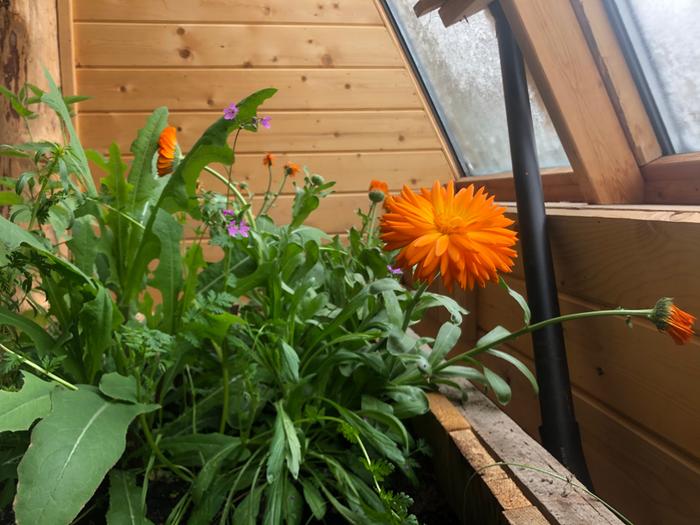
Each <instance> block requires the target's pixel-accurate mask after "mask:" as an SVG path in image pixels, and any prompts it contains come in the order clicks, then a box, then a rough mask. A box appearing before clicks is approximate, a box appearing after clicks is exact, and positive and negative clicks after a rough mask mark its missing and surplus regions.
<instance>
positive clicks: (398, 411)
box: [386, 385, 429, 419]
mask: <svg viewBox="0 0 700 525" xmlns="http://www.w3.org/2000/svg"><path fill="white" fill-rule="evenodd" d="M386 395H387V396H388V397H389V398H390V399H392V400H393V401H394V403H393V405H392V407H393V408H394V415H395V416H396V417H398V418H399V419H406V418H408V417H413V416H419V415H421V414H425V413H426V412H427V411H428V409H429V406H428V398H427V397H426V395H425V392H423V391H422V390H421V389H420V388H418V387H417V386H409V385H400V386H391V387H388V388H387V389H386Z"/></svg>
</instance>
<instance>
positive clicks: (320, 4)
mask: <svg viewBox="0 0 700 525" xmlns="http://www.w3.org/2000/svg"><path fill="white" fill-rule="evenodd" d="M74 1H75V18H76V20H80V21H117V20H118V21H124V22H140V21H153V22H182V21H189V22H216V23H222V22H237V23H302V24H371V25H381V20H380V18H379V16H378V14H377V11H376V10H375V9H374V7H373V6H372V3H371V2H369V1H357V0H294V1H293V2H290V1H289V0H265V2H251V1H250V0H159V1H157V2H154V1H147V2H144V1H143V0H100V1H99V2H96V1H95V0H74Z"/></svg>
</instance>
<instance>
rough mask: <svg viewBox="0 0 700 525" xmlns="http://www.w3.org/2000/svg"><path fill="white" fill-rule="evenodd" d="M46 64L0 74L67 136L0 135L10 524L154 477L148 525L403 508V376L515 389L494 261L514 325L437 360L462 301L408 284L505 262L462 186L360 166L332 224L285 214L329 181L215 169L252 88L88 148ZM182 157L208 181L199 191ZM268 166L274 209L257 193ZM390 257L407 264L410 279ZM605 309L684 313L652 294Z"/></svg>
mask: <svg viewBox="0 0 700 525" xmlns="http://www.w3.org/2000/svg"><path fill="white" fill-rule="evenodd" d="M47 81H48V86H49V89H48V91H46V92H44V91H43V90H41V89H39V88H37V87H36V86H30V87H28V88H26V89H25V90H24V91H23V92H22V93H19V94H17V95H14V94H12V93H9V92H7V91H4V92H3V94H4V95H5V96H7V97H8V98H9V99H10V100H11V102H12V103H13V106H14V107H16V108H17V109H18V113H19V114H20V115H21V116H22V117H24V118H26V119H28V120H27V121H28V123H29V120H30V119H31V117H32V116H33V115H34V114H35V113H34V110H33V109H32V108H34V107H35V104H39V103H43V104H46V105H48V106H49V107H51V108H52V109H53V110H54V111H55V112H56V113H57V114H58V116H59V117H60V118H61V121H62V126H63V131H64V135H65V137H66V140H65V142H64V143H54V142H47V141H42V142H30V143H27V144H23V145H13V146H9V145H6V146H2V147H0V153H2V154H3V155H12V156H16V157H20V158H23V159H25V161H26V162H27V163H28V164H31V165H32V166H33V167H32V168H31V169H29V170H28V171H27V172H25V173H23V174H22V175H21V176H20V177H19V179H17V180H16V181H15V180H13V181H9V180H3V181H2V183H3V184H4V185H5V186H6V187H9V190H10V191H13V193H12V195H14V197H13V198H12V201H13V206H12V208H11V209H10V212H9V218H5V217H0V285H1V286H2V294H1V295H0V330H1V331H0V356H2V359H1V360H0V365H1V366H2V385H3V387H4V390H2V391H0V432H1V433H0V443H1V444H2V445H1V446H0V458H1V459H2V461H1V462H0V465H1V467H0V483H2V490H1V491H0V508H2V507H4V508H8V507H10V505H12V508H13V509H14V516H15V519H16V521H17V523H19V524H20V525H25V524H26V525H33V524H38V523H41V524H42V525H43V524H46V525H53V524H56V525H63V524H68V523H79V522H81V521H88V520H93V521H94V519H102V518H101V517H102V516H105V517H106V521H107V523H108V524H110V525H120V524H122V523H130V524H134V523H140V524H145V523H151V521H150V520H149V519H148V517H147V516H148V515H149V512H148V510H149V509H148V508H147V502H148V501H149V499H150V498H149V494H150V493H151V491H155V492H162V491H163V490H164V489H163V487H174V488H172V489H168V490H169V491H174V493H175V494H176V496H177V497H176V499H175V500H174V501H173V502H172V505H171V507H172V508H169V509H168V512H169V515H168V517H167V519H166V523H171V524H176V523H188V524H193V525H196V524H209V523H219V524H226V523H235V524H253V523H258V522H263V523H266V524H278V523H286V524H298V523H309V522H312V521H314V520H316V521H319V522H324V521H328V522H337V520H338V519H344V520H345V521H347V522H349V523H367V524H392V523H393V524H402V523H417V520H416V518H415V517H414V516H412V515H411V514H410V511H409V506H410V503H411V500H410V498H409V497H408V496H406V495H404V494H401V493H397V492H394V491H392V488H391V481H390V475H391V474H392V472H394V471H396V473H397V474H398V473H401V474H402V475H403V476H405V477H407V478H409V479H412V480H415V479H416V474H415V466H416V454H418V453H420V452H423V451H424V447H423V446H422V445H421V444H420V442H418V441H416V440H415V439H414V438H413V437H412V436H411V435H410V433H409V432H408V430H407V428H406V426H405V424H404V421H405V420H406V419H407V418H411V417H413V416H416V415H419V414H422V413H424V412H426V411H427V410H428V404H427V400H426V397H425V394H424V391H425V390H428V389H431V388H436V387H437V386H438V385H440V384H448V385H454V384H455V383H454V380H455V378H459V377H463V378H467V379H471V380H472V381H476V382H479V383H481V384H484V385H487V386H488V387H490V388H492V389H493V390H494V391H495V392H496V394H497V396H498V398H499V400H501V401H502V402H506V401H507V400H508V398H509V396H510V390H509V388H508V385H507V384H506V382H505V381H504V380H503V379H501V378H500V377H499V376H498V375H497V374H495V373H494V372H492V371H491V370H489V369H488V368H486V367H483V366H482V365H481V364H480V363H479V362H478V361H477V359H476V358H477V356H478V354H479V353H481V352H489V353H491V354H492V355H495V356H497V357H501V358H503V359H506V360H508V361H509V362H511V363H513V364H514V365H515V366H516V367H517V368H519V369H520V370H521V371H522V372H523V373H525V374H526V376H527V377H528V378H529V379H530V380H531V381H532V383H533V386H535V388H536V384H535V380H534V377H532V374H531V373H530V372H529V370H528V369H527V368H526V367H525V366H523V365H522V364H521V363H519V362H518V361H517V360H515V359H514V358H513V357H512V356H510V355H508V354H506V353H504V352H501V351H499V350H497V349H495V347H496V346H497V345H498V344H500V342H503V341H505V340H507V339H509V338H512V337H515V336H517V335H520V334H521V333H527V332H529V331H531V330H534V329H536V328H537V327H538V326H539V325H537V324H533V325H531V324H530V323H529V314H528V313H527V312H528V311H527V305H526V303H525V301H524V300H523V299H522V297H520V296H519V295H518V294H517V293H515V292H514V291H511V290H509V289H508V288H507V286H505V283H503V281H501V283H502V285H503V286H505V287H506V290H507V291H508V292H509V293H510V294H511V295H512V296H513V297H514V298H515V299H516V300H517V301H518V302H519V304H521V306H522V307H523V309H524V311H525V324H526V326H525V327H524V328H523V329H522V330H521V331H519V332H514V333H510V332H507V331H506V332H504V330H505V329H496V330H495V331H494V332H492V333H490V334H488V335H487V336H485V338H483V339H482V340H481V341H480V342H479V343H477V346H476V347H475V348H474V349H472V350H469V351H468V352H466V353H463V354H461V355H458V356H455V357H452V358H450V359H446V357H447V353H448V352H449V351H450V350H451V349H452V348H453V347H454V346H455V344H456V343H457V340H458V338H459V335H460V329H459V324H460V322H461V320H462V316H463V315H465V314H466V313H467V312H466V311H465V310H464V309H462V308H461V307H460V306H459V305H458V304H457V303H456V302H455V301H454V300H452V299H450V298H449V297H446V296H443V295H439V294H434V293H431V292H429V291H428V290H427V286H428V284H429V283H430V282H431V281H432V280H434V279H435V277H436V276H437V275H441V276H442V278H443V279H444V280H445V281H446V284H448V285H449V284H451V283H453V282H456V283H458V284H459V285H460V286H464V287H471V286H473V285H474V284H475V283H479V284H482V285H483V284H485V283H486V281H491V280H494V279H498V275H497V271H498V270H502V271H507V270H508V269H509V268H510V266H511V265H512V259H513V257H514V256H515V252H514V251H513V244H514V243H515V234H514V233H513V232H512V231H510V230H509V229H508V226H509V225H510V223H509V221H508V219H505V218H504V216H503V209H502V208H499V207H497V206H495V205H494V204H493V200H492V199H487V198H486V196H485V195H484V194H483V193H481V192H477V193H476V194H474V192H473V190H462V191H461V192H460V193H458V194H457V195H454V190H453V187H452V185H448V187H447V188H446V189H443V188H441V187H440V186H439V185H436V186H435V187H433V189H432V190H431V191H429V190H424V191H423V192H422V193H421V194H414V193H413V192H412V191H411V190H409V189H404V191H403V192H402V194H401V195H400V196H396V197H392V196H389V195H388V188H387V186H386V184H384V183H381V182H378V181H374V182H373V184H372V186H371V188H370V193H369V197H370V201H371V204H370V208H369V211H368V212H367V213H366V214H364V213H361V214H360V217H361V226H360V227H359V228H358V229H354V228H353V229H351V230H350V231H349V232H348V238H347V242H345V241H341V240H340V239H339V238H338V237H337V236H336V237H333V238H332V237H330V236H328V235H327V234H326V233H325V232H323V231H322V230H319V229H317V228H313V227H310V226H308V225H306V224H305V222H306V220H307V218H308V217H309V216H310V214H312V213H313V212H314V210H315V209H316V208H317V207H318V206H319V202H320V200H321V199H323V198H324V197H325V196H326V195H328V194H329V193H330V192H331V188H332V186H333V183H332V182H326V181H325V180H324V178H323V177H321V176H319V175H315V174H311V173H309V172H307V171H306V170H301V169H300V167H299V166H297V165H296V164H293V163H287V164H286V165H285V166H284V167H283V168H282V177H281V182H280V184H279V185H276V184H275V185H274V186H277V187H276V188H273V171H274V170H275V168H276V166H275V160H274V158H273V156H272V155H266V156H265V157H264V158H263V165H264V166H263V167H262V168H261V171H263V172H264V171H265V168H267V175H268V177H269V179H268V184H267V191H266V192H265V193H264V194H263V195H262V196H261V200H262V203H261V204H260V207H259V208H257V209H254V208H253V206H252V202H253V195H251V194H250V193H248V191H247V189H246V188H245V187H243V185H242V184H240V183H238V182H237V181H236V177H235V164H234V160H235V153H234V149H233V147H232V145H233V146H234V147H235V143H236V140H237V137H238V135H239V133H247V132H260V131H261V130H263V129H267V128H269V127H270V126H271V122H270V118H269V117H265V116H258V113H257V110H258V107H259V106H260V105H261V104H262V103H263V102H264V101H265V100H266V99H268V98H269V97H270V96H272V95H273V94H274V92H275V90H274V89H265V90H262V91H258V92H256V93H254V94H252V95H250V96H249V97H247V98H245V99H243V100H242V101H240V102H238V103H237V104H231V105H230V106H228V107H227V108H226V109H225V110H224V112H223V115H222V116H221V117H220V118H219V119H218V120H216V122H214V123H213V124H212V125H211V126H210V127H209V128H208V129H207V130H206V131H205V132H204V133H203V135H202V136H201V138H200V139H199V140H198V141H197V142H196V143H195V144H194V145H193V146H192V147H191V148H190V149H189V152H188V153H187V154H186V155H183V152H182V150H181V148H180V147H179V145H178V143H177V136H176V130H175V128H173V127H171V126H168V111H167V109H166V108H159V109H156V110H155V111H154V112H153V114H152V115H151V116H150V117H149V118H148V119H147V121H146V122H145V124H144V127H143V128H142V129H141V130H140V131H139V133H138V136H137V137H136V139H135V140H134V142H133V144H132V145H131V150H130V151H131V154H132V160H131V161H130V163H128V164H127V163H126V162H125V161H124V160H123V159H122V157H121V152H120V151H119V148H118V147H117V146H116V145H112V146H111V148H110V150H109V154H108V156H107V157H106V158H105V157H103V156H102V155H101V154H99V153H97V152H94V151H84V150H83V148H82V146H81V144H80V141H79V140H78V137H77V135H76V133H75V130H74V128H73V125H72V123H71V118H70V116H71V113H70V104H71V103H72V102H74V101H75V99H65V98H63V97H62V95H61V93H60V90H59V89H58V88H57V87H56V85H55V84H54V83H53V81H52V80H51V79H50V78H48V79H47ZM28 93H29V94H31V96H28ZM222 166H223V168H222ZM92 169H97V170H99V171H101V172H102V176H101V178H99V181H98V183H95V182H94V180H95V178H96V177H95V174H94V173H93V171H92ZM202 173H208V174H209V176H210V177H214V178H215V179H217V180H218V181H219V183H220V184H222V185H223V186H224V187H225V188H226V191H225V194H218V193H215V192H212V191H207V190H206V189H204V188H202V185H201V184H199V178H200V175H201V174H202ZM299 179H303V180H299ZM290 180H291V181H292V182H293V184H294V190H295V191H294V196H293V199H294V200H293V205H292V213H291V218H290V221H289V223H288V224H283V225H279V224H276V223H275V222H274V221H273V220H272V219H271V218H270V216H269V211H270V210H271V209H273V207H274V206H275V203H276V200H277V198H278V197H279V195H280V194H281V193H282V191H283V190H284V188H285V184H286V183H287V182H289V181H290ZM382 207H386V213H385V214H384V215H383V216H382V217H381V219H380V218H379V215H380V212H381V208H382ZM193 227H194V229H195V234H196V235H195V238H194V239H189V240H188V239H187V238H186V235H185V233H184V232H185V231H186V229H188V228H190V229H191V228H193ZM378 228H379V230H380V231H377V230H378ZM380 232H381V234H380ZM385 242H386V245H384V243H385ZM203 243H209V244H211V245H213V246H214V247H215V251H216V253H217V255H215V256H213V257H205V251H204V249H203ZM396 250H399V252H398V257H397V258H396V260H394V255H396ZM402 271H403V272H415V274H416V277H418V278H419V279H420V280H422V283H421V284H420V285H419V286H418V287H417V289H416V290H411V289H408V288H406V287H405V286H403V285H402V284H401V282H400V274H401V273H402ZM435 307H439V308H446V309H447V310H448V311H449V313H450V317H451V320H450V322H448V323H445V324H444V325H443V326H442V328H441V329H440V331H439V333H438V334H437V337H436V338H435V339H429V338H422V339H417V338H415V337H414V336H412V335H410V334H409V333H407V329H408V328H409V327H410V326H411V325H412V324H414V323H416V322H418V321H419V320H420V319H421V318H422V316H423V315H424V313H425V311H426V310H427V309H429V308H435ZM613 314H615V315H642V316H647V317H651V318H653V319H655V320H656V321H657V323H658V325H659V326H660V328H662V329H669V331H671V333H672V334H674V333H676V334H680V337H681V338H682V339H683V338H685V337H686V336H687V334H689V333H692V329H691V328H690V326H691V325H692V319H691V318H690V317H689V316H687V314H684V313H681V312H680V311H678V310H677V309H675V306H673V305H672V303H670V302H665V303H663V304H662V305H661V306H657V307H656V308H654V309H649V310H635V311H614V312H613ZM591 315H592V313H591ZM600 315H611V313H610V312H605V313H600ZM684 315H685V316H686V317H683V316H684ZM548 322H557V320H553V321H548ZM540 324H542V323H540ZM672 330H675V332H673V331H672ZM426 344H427V345H429V346H431V347H432V350H431V351H430V352H428V351H426V350H425V348H426V346H425V345H426ZM465 365H468V366H465Z"/></svg>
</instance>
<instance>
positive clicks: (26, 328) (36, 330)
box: [0, 307, 56, 356]
mask: <svg viewBox="0 0 700 525" xmlns="http://www.w3.org/2000/svg"><path fill="white" fill-rule="evenodd" d="M8 325H9V326H14V327H15V328H17V329H18V330H19V331H20V332H22V333H24V334H25V335H26V336H27V337H29V338H30V339H31V340H32V342H33V343H34V344H35V345H36V349H37V350H38V352H39V355H41V356H48V355H51V353H52V351H53V349H54V346H55V345H56V342H55V341H54V340H53V338H52V337H51V336H50V335H49V334H48V333H46V330H44V328H42V327H41V326H39V325H38V324H37V323H35V322H34V321H32V320H31V319H27V318H26V317H24V316H23V315H20V314H16V313H15V312H12V311H10V310H7V309H6V308H3V307H0V326H8Z"/></svg>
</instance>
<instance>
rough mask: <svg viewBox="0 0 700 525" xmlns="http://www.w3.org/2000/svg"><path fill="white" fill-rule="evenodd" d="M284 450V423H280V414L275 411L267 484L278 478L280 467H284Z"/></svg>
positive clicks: (280, 471)
mask: <svg viewBox="0 0 700 525" xmlns="http://www.w3.org/2000/svg"><path fill="white" fill-rule="evenodd" d="M285 449H286V440H285V438H284V422H283V421H282V412H280V410H277V416H276V417H275V426H274V432H273V434H272V441H270V456H269V457H268V458H267V472H266V478H267V482H268V483H272V482H274V481H275V480H276V479H277V478H279V477H280V474H281V473H282V467H283V466H284V453H285Z"/></svg>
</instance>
